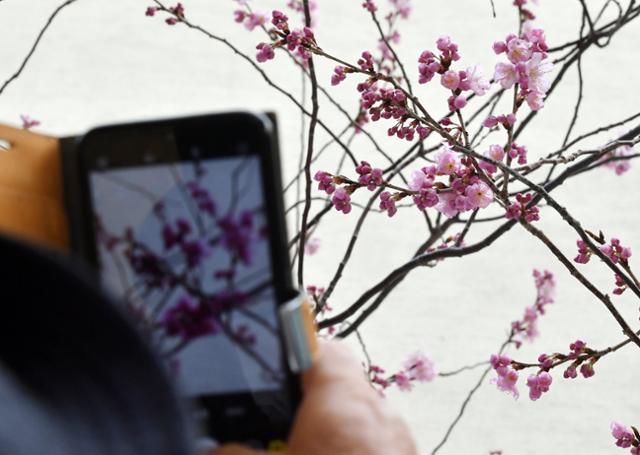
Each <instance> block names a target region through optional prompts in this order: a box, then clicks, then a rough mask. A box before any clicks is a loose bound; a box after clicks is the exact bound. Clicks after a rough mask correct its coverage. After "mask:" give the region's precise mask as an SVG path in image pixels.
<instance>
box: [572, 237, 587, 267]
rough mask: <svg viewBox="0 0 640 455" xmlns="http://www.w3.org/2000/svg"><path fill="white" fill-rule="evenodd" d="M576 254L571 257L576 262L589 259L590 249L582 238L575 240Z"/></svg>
mask: <svg viewBox="0 0 640 455" xmlns="http://www.w3.org/2000/svg"><path fill="white" fill-rule="evenodd" d="M576 245H577V246H578V255H577V256H576V257H575V258H574V259H573V260H574V261H575V262H577V263H578V264H586V263H587V262H589V259H591V250H590V249H589V247H588V246H587V244H586V243H585V242H584V241H583V240H576Z"/></svg>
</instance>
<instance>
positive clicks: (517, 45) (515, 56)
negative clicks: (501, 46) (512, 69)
mask: <svg viewBox="0 0 640 455" xmlns="http://www.w3.org/2000/svg"><path fill="white" fill-rule="evenodd" d="M530 57H531V44H530V43H529V42H528V41H526V40H523V39H518V38H516V39H512V40H511V41H509V42H508V43H507V58H508V59H509V60H510V61H511V63H514V64H515V63H521V62H526V61H527V60H529V58H530Z"/></svg>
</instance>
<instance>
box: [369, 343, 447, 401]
mask: <svg viewBox="0 0 640 455" xmlns="http://www.w3.org/2000/svg"><path fill="white" fill-rule="evenodd" d="M368 374H369V380H370V381H371V382H372V383H373V384H375V385H378V386H380V387H381V389H382V390H384V389H386V388H388V387H390V386H391V385H393V384H395V385H396V386H397V387H398V389H400V390H401V391H403V392H409V391H411V390H412V389H413V384H412V383H413V382H415V381H418V382H431V381H433V379H434V378H435V377H436V376H437V375H438V372H437V369H436V366H435V363H434V362H433V359H431V357H429V356H428V355H426V354H424V353H422V352H419V351H418V352H415V353H414V354H412V355H410V356H409V358H408V359H407V360H405V362H404V363H403V368H402V369H401V370H400V371H398V372H397V373H395V374H393V375H391V376H389V377H385V376H384V375H385V370H384V369H383V368H381V367H379V366H377V365H371V366H370V367H369V371H368Z"/></svg>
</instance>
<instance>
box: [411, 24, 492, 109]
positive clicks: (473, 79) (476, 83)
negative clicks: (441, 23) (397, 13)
mask: <svg viewBox="0 0 640 455" xmlns="http://www.w3.org/2000/svg"><path fill="white" fill-rule="evenodd" d="M436 46H437V48H438V50H439V51H440V53H439V55H436V54H434V53H433V52H431V51H428V50H426V51H424V52H422V54H420V57H419V58H418V63H419V65H418V73H419V79H418V82H419V83H420V84H426V83H427V82H429V81H431V79H433V77H434V76H435V75H436V74H440V75H441V76H440V84H442V86H443V87H445V88H447V89H449V90H451V92H452V95H451V96H450V97H449V98H448V100H447V102H448V104H449V110H450V111H455V110H457V109H462V108H464V107H465V106H466V105H467V98H466V96H465V95H464V93H463V92H465V91H471V92H473V93H475V94H476V95H478V96H482V95H484V94H485V93H486V92H487V90H489V88H490V87H491V84H490V82H489V80H488V79H487V78H486V77H484V75H483V73H482V70H481V68H480V67H479V66H478V65H475V66H471V67H469V68H467V70H466V71H455V70H452V69H450V67H451V64H452V62H454V61H457V60H459V59H460V54H458V45H457V44H455V43H453V42H452V41H451V38H450V37H448V36H443V37H440V38H438V40H437V42H436Z"/></svg>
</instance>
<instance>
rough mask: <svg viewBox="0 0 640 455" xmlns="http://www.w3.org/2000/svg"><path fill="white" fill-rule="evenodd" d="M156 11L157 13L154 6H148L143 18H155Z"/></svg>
mask: <svg viewBox="0 0 640 455" xmlns="http://www.w3.org/2000/svg"><path fill="white" fill-rule="evenodd" d="M156 11H158V8H156V7H155V6H149V7H148V8H147V10H146V11H145V13H144V14H145V16H149V17H151V16H155V14H156Z"/></svg>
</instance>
